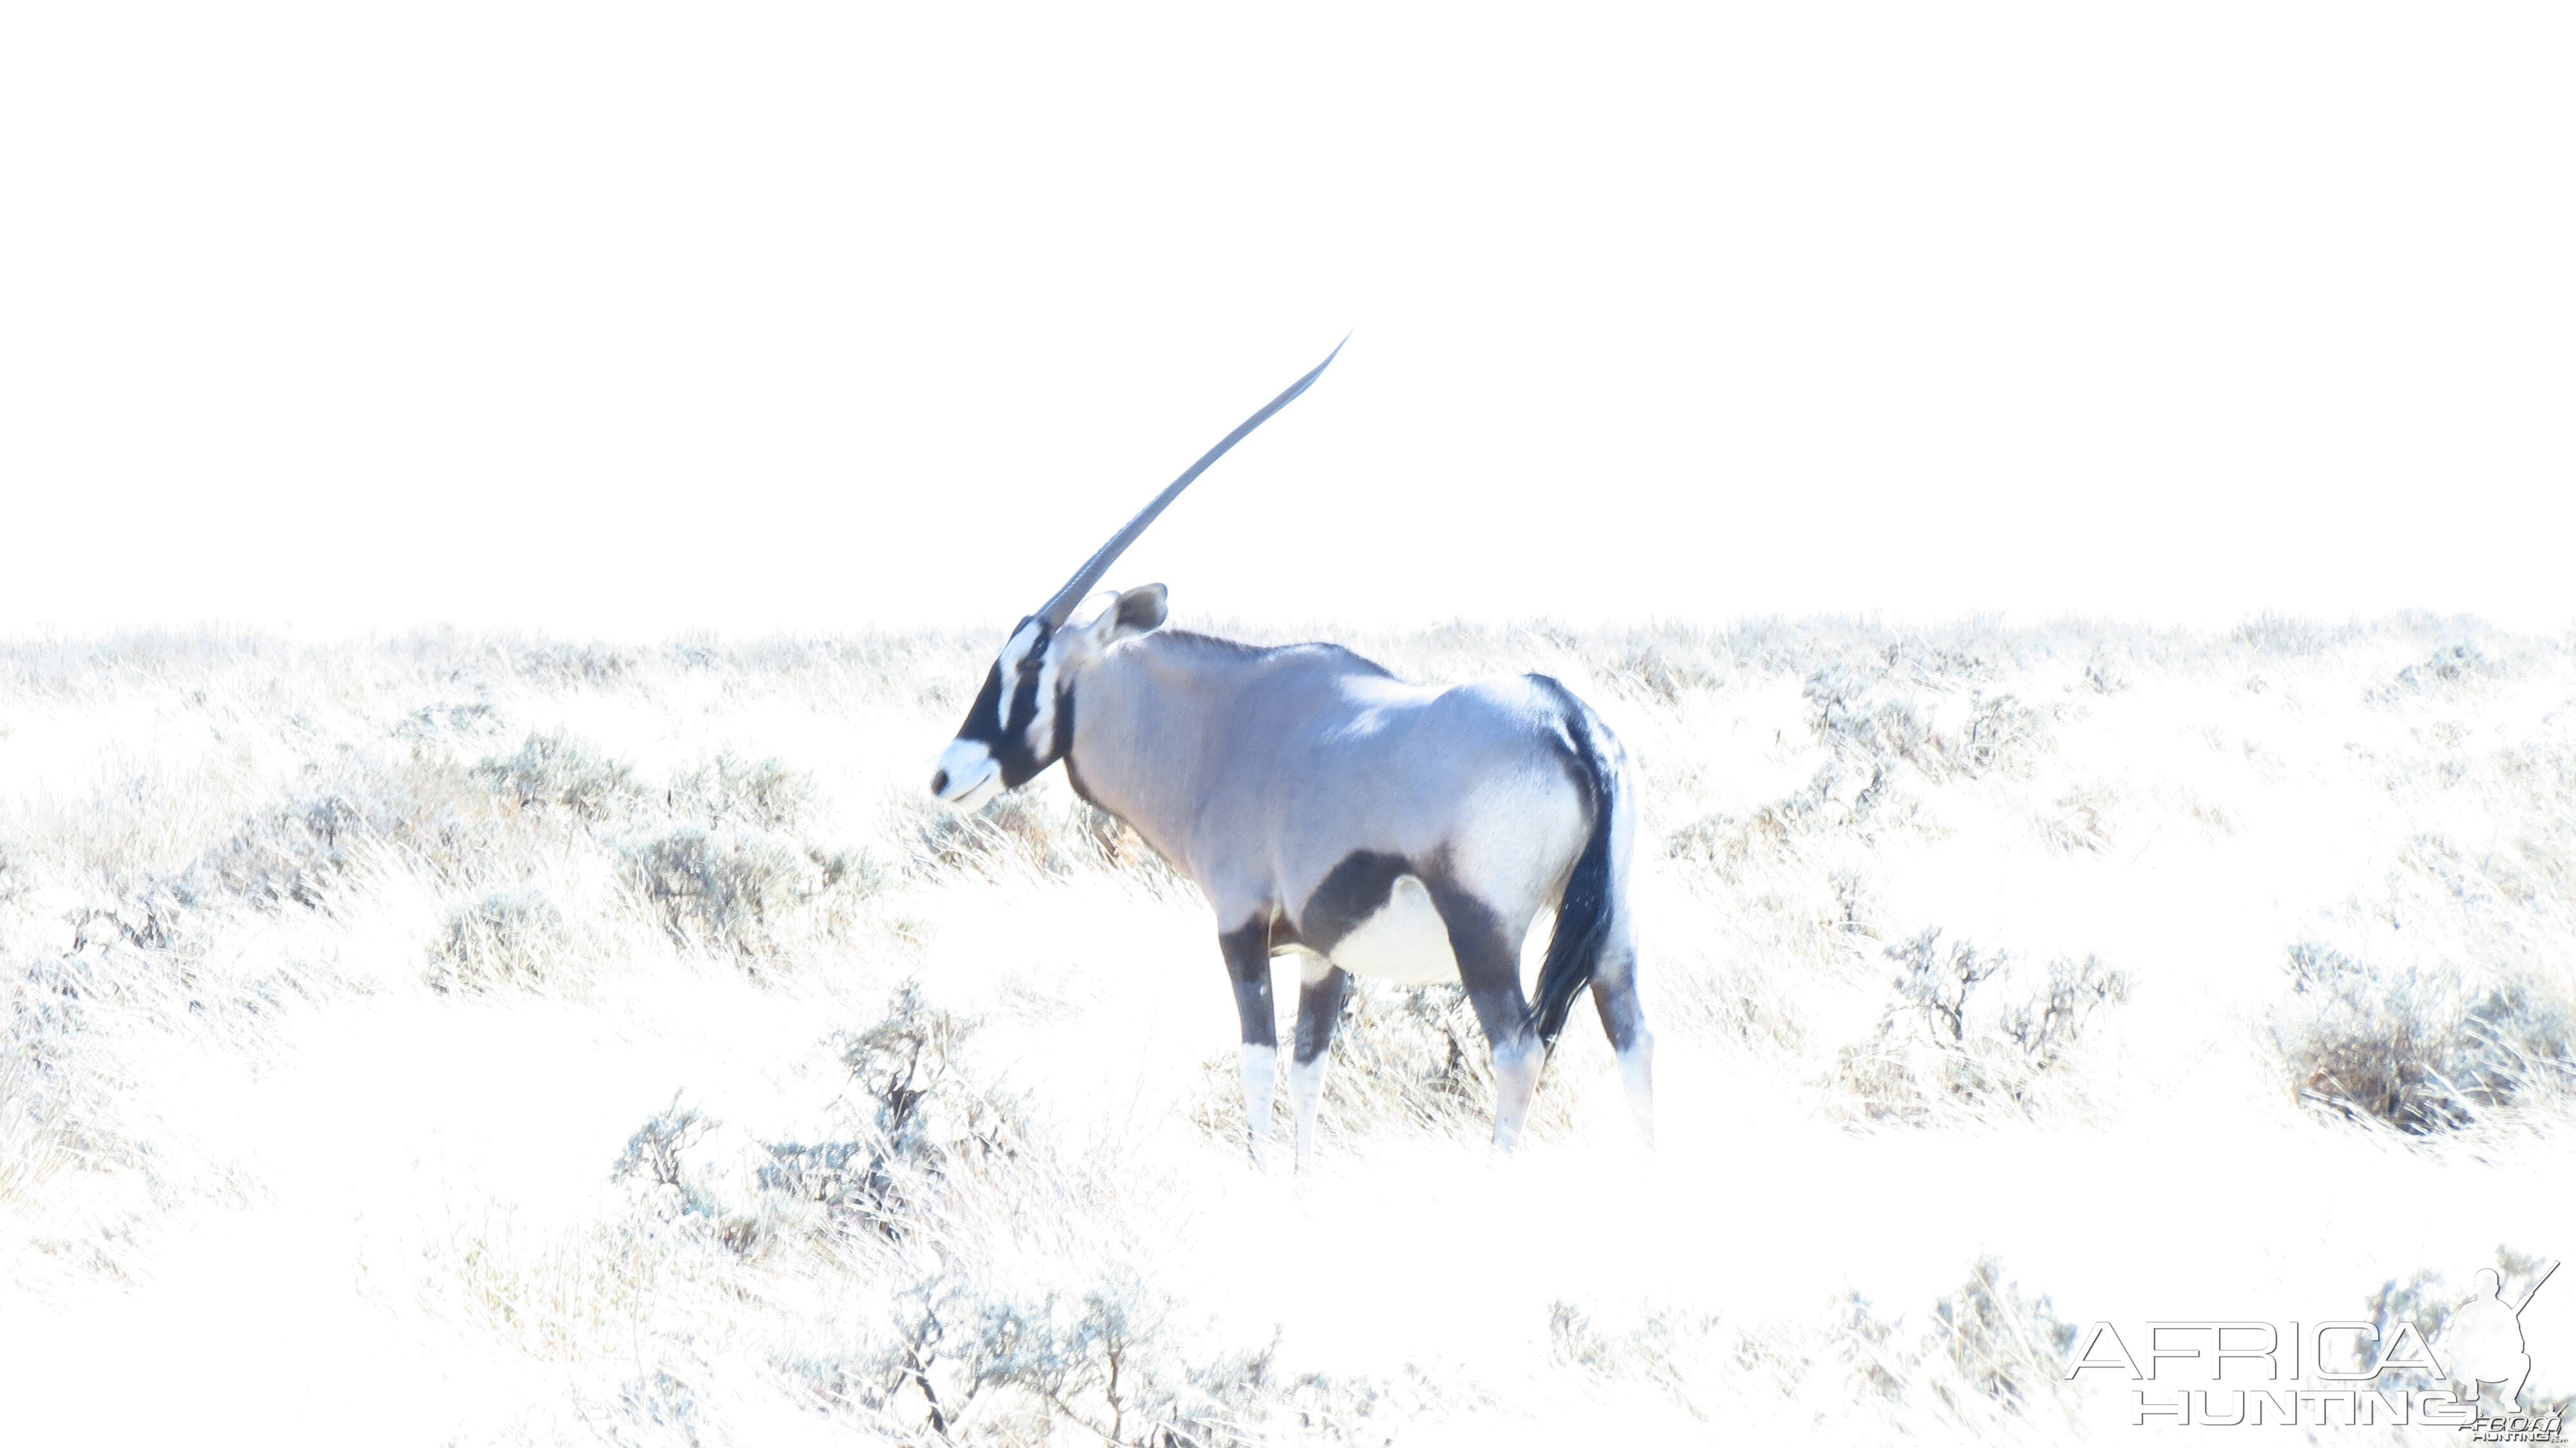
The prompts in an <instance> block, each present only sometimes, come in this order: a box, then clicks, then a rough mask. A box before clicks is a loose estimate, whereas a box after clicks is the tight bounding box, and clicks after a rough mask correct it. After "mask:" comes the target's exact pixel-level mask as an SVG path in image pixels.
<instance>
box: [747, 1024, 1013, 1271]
mask: <svg viewBox="0 0 2576 1448" xmlns="http://www.w3.org/2000/svg"><path fill="white" fill-rule="evenodd" d="M978 1029H979V1023H977V1022H976V1021H974V1020H972V1019H969V1018H966V1017H962V1016H957V1015H954V1014H951V1013H950V1012H948V1011H944V1010H942V1009H940V1008H939V1007H937V1006H934V1005H932V1004H930V1003H929V1002H928V1001H927V1000H926V999H925V998H924V997H923V995H922V992H921V986H920V983H919V982H915V981H907V982H906V983H905V984H904V985H903V986H902V987H900V988H899V989H897V990H896V992H895V993H894V996H893V997H892V998H891V999H890V1000H888V1001H887V1003H886V1013H885V1015H884V1017H883V1018H882V1019H880V1020H878V1021H877V1022H876V1023H875V1024H873V1025H871V1026H869V1027H867V1028H866V1029H865V1030H862V1031H859V1032H857V1033H855V1034H852V1035H846V1036H843V1037H841V1038H840V1040H839V1043H838V1044H839V1047H840V1056H841V1064H842V1065H843V1066H845V1067H847V1068H848V1069H849V1073H850V1082H851V1084H852V1085H853V1086H855V1087H856V1088H857V1096H856V1098H855V1101H854V1102H853V1105H855V1107H856V1108H857V1110H856V1112H855V1113H854V1115H855V1116H856V1119H855V1120H853V1121H852V1122H851V1123H850V1124H851V1126H852V1127H853V1130H852V1132H851V1135H850V1136H849V1137H848V1138H847V1139H844V1140H839V1141H828V1142H822V1143H815V1144H808V1143H803V1142H792V1141H791V1142H780V1143H775V1144H772V1145H770V1146H769V1147H768V1148H767V1150H768V1153H769V1158H770V1159H769V1162H768V1164H766V1165H764V1166H762V1167H761V1168H760V1170H759V1183H760V1187H761V1189H762V1190H763V1191H765V1192H772V1193H777V1194H780V1195H783V1196H786V1197H789V1198H793V1199H795V1200H799V1201H804V1202H811V1203H815V1204H817V1205H819V1206H820V1207H821V1209H822V1210H823V1212H824V1214H825V1217H826V1219H827V1220H828V1221H829V1222H831V1223H832V1224H834V1225H838V1226H852V1225H855V1226H860V1227H864V1228H866V1229H868V1230H871V1231H874V1232H877V1233H880V1234H883V1235H886V1236H899V1235H901V1234H902V1232H903V1230H904V1226H903V1214H904V1211H905V1209H906V1208H907V1207H909V1206H912V1205H915V1204H917V1203H918V1201H919V1199H920V1196H921V1193H922V1191H923V1190H925V1186H926V1184H928V1183H935V1182H936V1181H938V1180H939V1179H940V1178H942V1177H944V1176H946V1175H947V1174H948V1173H950V1172H952V1171H954V1170H957V1169H959V1168H960V1167H962V1166H966V1165H969V1164H977V1163H983V1162H989V1161H993V1160H997V1159H1003V1158H1008V1157H1010V1156H1012V1155H1014V1154H1016V1153H1017V1151H1018V1150H1019V1142H1020V1133H1021V1124H1020V1109H1019V1103H1018V1102H1017V1101H1016V1100H1014V1099H1013V1098H1011V1097H1010V1096H1008V1095H1006V1094H1004V1093H1002V1092H1000V1091H996V1090H993V1089H990V1088H986V1087H982V1086H979V1085H977V1084H976V1083H975V1082H974V1081H973V1079H972V1078H971V1077H970V1076H969V1075H968V1074H967V1071H966V1069H965V1053H966V1047H967V1042H968V1041H969V1040H970V1039H972V1038H973V1036H974V1034H975V1033H976V1031H977V1030H978Z"/></svg>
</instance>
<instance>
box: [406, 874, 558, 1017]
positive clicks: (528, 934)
mask: <svg viewBox="0 0 2576 1448" xmlns="http://www.w3.org/2000/svg"><path fill="white" fill-rule="evenodd" d="M571 939H572V930H571V924H570V922H569V921H567V920H566V919H565V918H564V913H563V911H562V910H561V909H560V908H558V907H557V906H556V905H555V903H554V901H552V900H550V899H548V898H546V896H545V894H544V892H542V891H539V890H535V889H528V888H520V889H510V890H494V891H491V892H489V893H487V894H485V895H483V896H481V897H480V898H478V899H476V900H474V901H472V902H471V903H468V904H464V905H459V906H457V907H455V908H454V909H452V910H450V911H449V912H448V916H447V928H446V930H445V932H444V933H443V934H442V935H441V936H440V937H439V939H438V940H437V942H436V943H435V944H433V945H432V946H431V947H430V971H429V982H430V985H431V987H432V988H433V989H436V990H438V991H441V992H446V991H458V990H489V989H492V988H494V987H497V986H504V985H512V984H518V985H535V984H538V983H540V982H542V981H543V980H544V979H545V978H546V977H547V975H548V974H549V973H550V972H551V971H552V970H553V969H554V968H555V966H556V964H557V962H558V961H559V959H560V957H561V955H562V952H563V951H564V949H565V948H566V947H567V946H568V945H569V944H570V943H571Z"/></svg>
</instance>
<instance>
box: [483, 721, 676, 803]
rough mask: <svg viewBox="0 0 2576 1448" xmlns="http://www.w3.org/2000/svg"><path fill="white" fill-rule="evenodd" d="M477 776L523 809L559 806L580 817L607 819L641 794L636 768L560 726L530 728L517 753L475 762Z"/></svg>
mask: <svg viewBox="0 0 2576 1448" xmlns="http://www.w3.org/2000/svg"><path fill="white" fill-rule="evenodd" d="M474 777H475V778H476V779H478V780H481V781H482V782H483V783H484V784H485V785H487V786H488V787H490V788H491V790H492V791H493V792H494V793H496V794H499V795H500V796H502V797H503V798H505V799H509V800H512V801H514V802H516V803H517V804H518V805H519V806H520V807H521V808H523V809H559V810H562V811H564V812H565V813H567V814H570V815H571V816H573V817H574V818H576V819H581V820H592V821H596V820H603V819H606V818H608V817H609V816H610V815H613V814H616V813H618V812H619V811H621V810H624V809H626V808H628V807H630V806H631V805H633V804H634V803H635V802H636V801H637V800H638V799H639V798H641V795H642V791H641V790H640V789H639V787H638V786H637V785H636V783H635V771H634V770H633V769H631V768H629V767H628V766H627V765H626V764H625V763H624V762H623V761H621V760H617V759H612V758H610V757H609V756H607V755H605V754H603V753H601V752H600V751H599V750H598V749H597V748H596V747H594V746H592V745H591V744H589V743H588V742H586V741H584V740H581V739H578V738H575V737H574V736H573V735H571V734H569V733H566V732H565V731H563V730H560V729H558V730H555V731H553V732H552V733H547V734H531V735H529V736H528V738H527V741H526V742H525V743H523V744H521V745H520V746H519V748H518V751H517V752H516V753H513V754H507V755H495V756H494V757H492V758H490V759H486V760H484V761H483V762H482V763H480V764H477V765H475V766H474Z"/></svg>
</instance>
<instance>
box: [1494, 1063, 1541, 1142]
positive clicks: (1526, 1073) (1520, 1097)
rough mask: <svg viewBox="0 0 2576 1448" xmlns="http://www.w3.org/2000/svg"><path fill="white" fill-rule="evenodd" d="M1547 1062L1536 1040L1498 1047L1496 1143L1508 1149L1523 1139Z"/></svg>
mask: <svg viewBox="0 0 2576 1448" xmlns="http://www.w3.org/2000/svg"><path fill="white" fill-rule="evenodd" d="M1546 1061H1547V1053H1546V1052H1545V1051H1544V1050H1542V1049H1540V1047H1539V1043H1538V1042H1536V1041H1534V1040H1531V1041H1521V1042H1518V1043H1516V1044H1513V1045H1509V1046H1497V1047H1495V1048H1494V1145H1496V1146H1499V1147H1501V1148H1502V1149H1503V1150H1505V1151H1509V1150H1511V1149H1512V1145H1513V1143H1515V1142H1517V1141H1519V1140H1520V1137H1521V1123H1523V1122H1524V1121H1527V1120H1528V1119H1529V1109H1530V1099H1531V1098H1532V1097H1534V1096H1536V1095H1537V1094H1538V1072H1539V1067H1540V1066H1542V1065H1544V1064H1546Z"/></svg>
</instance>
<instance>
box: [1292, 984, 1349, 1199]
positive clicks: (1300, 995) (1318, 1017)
mask: <svg viewBox="0 0 2576 1448" xmlns="http://www.w3.org/2000/svg"><path fill="white" fill-rule="evenodd" d="M1350 982H1351V978H1350V975H1349V974H1348V973H1347V972H1345V971H1344V970H1343V969H1342V968H1341V967H1340V966H1337V965H1335V964H1333V963H1332V962H1330V961H1328V960H1326V959H1324V958H1323V957H1322V956H1310V957H1308V958H1307V960H1306V976H1305V984H1304V986H1303V987H1302V988H1301V989H1299V991H1298V992H1297V1051H1296V1055H1295V1057H1294V1058H1293V1059H1292V1060H1290V1061H1289V1063H1288V1099H1289V1100H1290V1101H1291V1102H1292V1103H1294V1104H1295V1106H1296V1108H1297V1169H1298V1170H1299V1171H1304V1170H1305V1169H1306V1168H1307V1167H1308V1166H1310V1165H1312V1164H1313V1163H1314V1160H1315V1113H1316V1111H1317V1110H1318V1109H1319V1108H1320V1107H1321V1106H1322V1105H1323V1102H1324V1068H1325V1067H1326V1066H1327V1065H1329V1064H1330V1063H1331V1062H1332V1059H1333V1026H1334V1025H1335V1023H1337V1022H1339V1021H1340V1020H1341V1018H1342V997H1343V996H1344V995H1345V994H1346V993H1347V992H1348V991H1349V989H1350Z"/></svg>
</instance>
